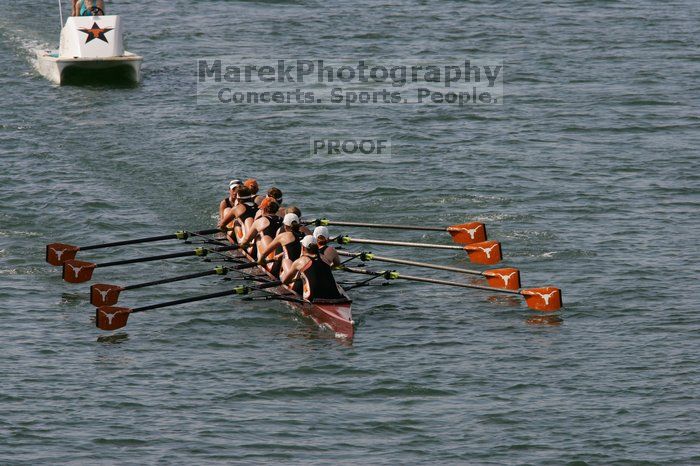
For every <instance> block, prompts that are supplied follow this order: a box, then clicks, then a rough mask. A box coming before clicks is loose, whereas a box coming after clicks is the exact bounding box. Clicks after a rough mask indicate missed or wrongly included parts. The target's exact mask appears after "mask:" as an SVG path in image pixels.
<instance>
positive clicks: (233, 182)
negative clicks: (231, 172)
mask: <svg viewBox="0 0 700 466" xmlns="http://www.w3.org/2000/svg"><path fill="white" fill-rule="evenodd" d="M236 186H243V182H242V181H241V180H231V181H229V182H228V189H233V188H235V187H236Z"/></svg>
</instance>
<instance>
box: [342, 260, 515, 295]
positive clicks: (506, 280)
mask: <svg viewBox="0 0 700 466" xmlns="http://www.w3.org/2000/svg"><path fill="white" fill-rule="evenodd" d="M338 254H340V255H341V256H346V257H357V258H358V259H360V260H361V261H363V262H368V261H372V260H374V261H379V262H390V263H392V264H403V265H410V266H413V267H423V268H426V269H435V270H446V271H448V272H457V273H464V274H468V275H481V276H482V277H485V278H486V281H487V282H488V284H489V285H490V286H492V287H494V288H504V289H506V290H518V289H520V271H519V270H518V269H514V268H512V267H508V268H502V269H490V270H484V271H483V272H480V271H479V270H469V269H463V268H460V267H449V266H446V265H438V264H428V263H426V262H416V261H410V260H405V259H394V258H391V257H384V256H378V255H376V254H372V253H371V252H359V253H356V252H346V251H338Z"/></svg>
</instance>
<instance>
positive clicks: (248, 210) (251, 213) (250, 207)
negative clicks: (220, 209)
mask: <svg viewBox="0 0 700 466" xmlns="http://www.w3.org/2000/svg"><path fill="white" fill-rule="evenodd" d="M241 205H242V206H243V207H245V212H243V213H242V214H241V215H239V216H238V219H239V220H240V221H241V222H244V221H245V220H246V219H248V218H253V217H255V212H257V211H258V206H256V205H255V202H252V201H247V202H244V203H243V204H241Z"/></svg>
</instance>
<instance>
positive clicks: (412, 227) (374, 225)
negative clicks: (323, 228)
mask: <svg viewBox="0 0 700 466" xmlns="http://www.w3.org/2000/svg"><path fill="white" fill-rule="evenodd" d="M309 223H312V224H316V223H319V224H321V223H323V224H324V225H337V226H343V227H367V228H390V229H394V230H420V231H447V227H428V226H418V225H394V224H390V223H364V222H339V221H335V220H325V219H322V220H312V221H311V222H309Z"/></svg>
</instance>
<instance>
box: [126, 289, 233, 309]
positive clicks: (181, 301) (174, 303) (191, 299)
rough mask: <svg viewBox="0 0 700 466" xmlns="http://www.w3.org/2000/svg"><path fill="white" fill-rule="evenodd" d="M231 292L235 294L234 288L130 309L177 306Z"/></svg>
mask: <svg viewBox="0 0 700 466" xmlns="http://www.w3.org/2000/svg"><path fill="white" fill-rule="evenodd" d="M233 294H237V292H236V290H226V291H220V292H218V293H210V294H204V295H199V296H192V297H189V298H183V299H176V300H174V301H166V302H164V303H157V304H151V305H149V306H141V307H137V308H134V309H132V310H131V312H132V313H134V312H143V311H150V310H151V309H160V308H162V307H169V306H177V305H178V304H187V303H194V302H196V301H204V300H205V299H214V298H221V297H223V296H229V295H233Z"/></svg>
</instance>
